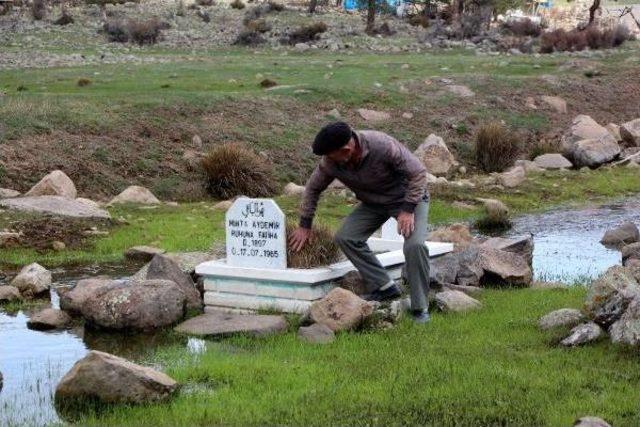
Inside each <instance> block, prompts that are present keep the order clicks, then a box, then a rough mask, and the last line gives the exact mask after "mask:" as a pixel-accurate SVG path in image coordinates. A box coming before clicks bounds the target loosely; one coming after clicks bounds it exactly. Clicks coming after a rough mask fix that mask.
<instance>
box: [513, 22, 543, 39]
mask: <svg viewBox="0 0 640 427" xmlns="http://www.w3.org/2000/svg"><path fill="white" fill-rule="evenodd" d="M504 28H505V29H507V30H508V31H510V32H511V33H512V34H513V35H514V36H520V37H525V36H530V37H539V36H540V34H541V33H542V27H541V26H540V24H537V23H535V22H533V21H532V20H531V19H529V18H525V19H514V20H512V21H509V22H506V23H505V24H504Z"/></svg>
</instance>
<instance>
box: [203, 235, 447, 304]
mask: <svg viewBox="0 0 640 427" xmlns="http://www.w3.org/2000/svg"><path fill="white" fill-rule="evenodd" d="M368 243H369V246H370V247H371V250H372V251H374V252H380V253H379V254H378V255H377V257H378V259H379V260H380V263H381V264H382V265H383V266H384V267H385V268H386V269H387V271H389V275H390V276H391V277H392V278H393V279H399V278H400V276H401V273H402V267H403V265H404V254H403V252H402V244H403V242H402V241H399V240H391V239H381V238H371V239H369V241H368ZM425 244H426V245H427V246H428V248H429V254H430V256H431V257H436V256H439V255H443V254H445V253H448V252H451V251H452V250H453V245H452V244H450V243H440V242H426V243H425ZM353 270H355V267H354V266H353V264H351V262H349V261H343V262H339V263H335V264H332V265H330V266H327V267H321V268H311V269H295V268H286V269H270V268H252V267H241V266H232V265H229V264H227V262H226V260H215V261H208V262H205V263H202V264H200V265H198V266H197V267H196V273H197V274H199V275H201V276H203V278H204V289H205V295H204V303H205V311H206V312H219V311H231V312H238V311H239V312H251V311H259V310H268V311H277V312H285V313H300V314H304V313H306V312H307V311H308V310H309V307H311V304H313V302H315V301H317V300H319V299H322V298H323V297H324V296H325V295H327V294H328V293H329V292H330V291H331V290H332V289H333V288H334V287H335V285H334V284H333V283H334V282H336V281H337V280H339V279H340V278H342V277H343V276H344V275H346V274H347V273H349V272H351V271H353Z"/></svg>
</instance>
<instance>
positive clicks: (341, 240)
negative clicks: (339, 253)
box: [333, 230, 355, 248]
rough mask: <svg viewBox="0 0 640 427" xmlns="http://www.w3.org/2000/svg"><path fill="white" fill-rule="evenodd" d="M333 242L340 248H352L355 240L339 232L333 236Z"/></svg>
mask: <svg viewBox="0 0 640 427" xmlns="http://www.w3.org/2000/svg"><path fill="white" fill-rule="evenodd" d="M333 240H334V241H335V242H336V244H337V245H338V246H340V247H341V248H344V247H349V246H352V245H353V244H354V243H355V240H353V239H352V238H350V237H349V236H347V235H346V234H345V233H343V232H342V230H339V231H338V232H337V233H336V235H335V236H334V238H333Z"/></svg>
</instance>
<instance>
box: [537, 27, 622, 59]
mask: <svg viewBox="0 0 640 427" xmlns="http://www.w3.org/2000/svg"><path fill="white" fill-rule="evenodd" d="M629 37H630V34H629V30H628V29H627V28H626V27H624V26H622V25H617V26H615V27H613V28H609V29H605V30H602V29H600V28H598V27H596V26H594V25H590V26H588V27H587V28H586V29H584V30H578V29H574V30H571V31H565V30H562V29H558V30H553V31H547V32H545V33H543V34H542V36H541V37H540V52H541V53H551V52H554V51H555V52H563V51H579V50H583V49H585V48H586V47H587V46H588V47H589V49H592V50H596V49H610V48H613V47H618V46H620V45H622V44H623V43H624V42H625V41H627V40H629Z"/></svg>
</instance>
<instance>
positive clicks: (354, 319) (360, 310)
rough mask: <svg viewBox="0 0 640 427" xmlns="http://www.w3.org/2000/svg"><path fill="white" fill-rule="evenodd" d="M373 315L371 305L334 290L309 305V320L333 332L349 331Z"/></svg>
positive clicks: (350, 293) (349, 293) (339, 290)
mask: <svg viewBox="0 0 640 427" xmlns="http://www.w3.org/2000/svg"><path fill="white" fill-rule="evenodd" d="M372 313H373V305H372V304H370V303H369V302H367V301H365V300H363V299H362V298H360V297H359V296H357V295H356V294H354V293H353V292H350V291H347V290H346V289H342V288H335V289H333V290H332V291H331V292H329V293H328V294H327V296H325V297H324V298H323V299H321V300H320V301H316V302H314V303H313V304H312V305H311V309H310V315H311V319H312V320H313V321H314V322H316V323H321V324H323V325H325V326H327V327H329V329H331V330H332V331H334V332H337V331H342V330H351V329H354V328H357V327H358V326H360V324H361V323H362V322H363V321H364V320H365V319H366V318H367V317H369V316H370V315H371V314H372Z"/></svg>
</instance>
